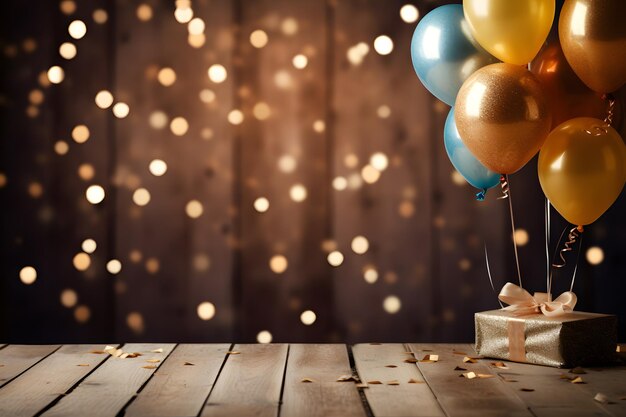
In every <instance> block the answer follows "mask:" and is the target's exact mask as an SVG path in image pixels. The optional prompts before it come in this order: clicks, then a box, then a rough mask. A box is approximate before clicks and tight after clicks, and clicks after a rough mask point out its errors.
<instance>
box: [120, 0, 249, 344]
mask: <svg viewBox="0 0 626 417" xmlns="http://www.w3.org/2000/svg"><path fill="white" fill-rule="evenodd" d="M114 2H115V5H116V10H115V11H116V25H115V27H116V29H115V30H116V39H117V44H116V59H115V62H116V70H115V79H116V86H115V91H114V93H115V97H116V100H121V101H125V102H127V103H128V104H129V105H130V109H131V111H130V115H129V117H127V118H125V119H123V120H116V122H115V129H116V130H115V132H116V137H117V153H116V158H117V159H116V163H117V171H116V182H117V183H118V184H119V185H120V186H119V187H118V188H117V202H116V203H117V204H116V213H117V218H116V233H117V234H116V243H115V247H116V251H117V253H118V254H119V257H120V259H121V261H122V263H123V265H124V267H123V268H122V271H121V272H120V274H118V275H117V276H116V282H117V284H118V288H120V289H121V290H122V291H120V292H119V294H118V298H117V304H116V306H117V308H116V311H117V317H116V326H117V327H116V330H117V336H118V337H120V338H122V339H123V340H130V341H142V340H176V341H179V342H190V341H194V342H198V341H200V342H209V341H213V342H215V341H224V340H230V339H232V329H233V328H235V327H234V326H233V317H234V314H235V312H233V311H232V310H231V308H232V301H231V298H232V296H231V292H232V287H233V286H232V277H233V271H232V268H233V265H235V263H234V262H233V257H232V254H233V240H234V239H233V236H232V233H233V230H234V228H233V221H234V218H233V217H232V215H233V213H234V212H235V211H236V210H237V209H238V208H237V207H233V204H232V199H233V197H232V192H233V184H232V177H231V175H232V169H233V168H232V166H231V164H232V159H233V156H232V154H231V153H232V148H233V131H234V129H233V126H232V125H230V124H229V123H228V121H227V116H228V113H229V112H230V111H231V110H232V109H233V104H232V97H233V94H234V93H233V91H234V88H235V87H234V81H233V80H234V77H233V73H232V71H233V64H232V62H231V59H232V55H233V52H232V37H233V36H234V35H233V34H234V32H233V24H232V16H231V13H232V10H231V9H232V0H221V1H217V2H216V1H193V2H191V3H192V5H193V11H194V17H199V18H201V19H203V21H204V22H205V24H206V27H205V30H204V36H205V38H206V44H205V45H204V47H202V48H193V47H191V46H190V45H189V44H188V42H187V36H188V32H187V29H186V25H181V24H180V23H178V22H177V21H176V20H175V19H174V18H173V17H172V12H173V5H174V3H173V2H171V1H154V2H148V3H149V4H150V6H151V7H152V8H153V14H154V16H153V18H152V19H150V20H148V21H139V20H138V18H137V13H136V6H129V3H128V2H127V1H126V0H114ZM131 62H132V65H129V63H131ZM214 64H219V65H223V66H224V67H225V68H226V69H227V71H228V77H227V78H226V80H225V81H224V82H223V83H219V84H217V83H213V82H211V81H210V80H209V77H208V75H207V70H208V69H209V67H211V66H212V65H214ZM165 67H169V68H171V69H172V70H174V71H175V73H176V81H175V82H174V84H172V85H171V86H169V87H165V86H163V85H161V84H160V83H159V81H158V80H157V77H156V74H157V72H158V70H160V69H162V68H165ZM204 89H209V90H210V91H211V92H212V93H213V94H214V95H215V98H214V100H213V101H212V102H211V103H203V102H202V101H201V100H200V98H199V97H198V95H199V93H200V91H202V90H204ZM157 111H159V112H163V113H164V114H166V115H167V123H166V126H164V127H163V128H155V127H154V125H151V124H150V120H151V119H150V118H151V116H152V115H153V114H154V113H155V112H157ZM176 117H183V118H184V119H185V120H186V121H187V123H188V125H189V128H188V131H187V132H186V133H185V134H184V135H183V136H176V135H174V133H173V132H172V130H171V129H170V127H169V126H170V122H171V121H172V120H173V119H174V118H176ZM207 132H208V133H207ZM154 159H160V160H163V161H164V162H165V163H166V164H167V173H166V174H165V175H163V176H159V177H156V176H154V175H152V174H150V171H149V170H148V167H149V165H150V162H151V161H152V160H154ZM139 187H144V188H145V189H146V190H148V191H149V193H150V196H151V199H150V202H149V203H148V204H147V205H146V206H143V207H140V206H137V205H136V204H135V203H134V202H133V193H134V192H135V190H136V189H137V188H139ZM192 200H197V201H198V202H200V203H201V204H202V206H203V214H202V215H201V216H200V217H198V218H190V217H189V216H188V215H187V214H186V211H185V207H186V205H187V204H188V202H190V201H192ZM163 219H168V220H167V221H163ZM159 236H167V239H162V238H160V237H159ZM172 248H177V249H176V250H172ZM133 255H134V256H133ZM138 255H139V256H138ZM171 277H181V279H171ZM155 299H158V300H159V307H158V308H155V304H154V300H155ZM202 302H211V303H213V305H214V306H215V316H214V317H213V318H212V319H211V320H202V319H200V317H198V314H197V307H198V305H199V304H201V303H202ZM133 313H134V314H133ZM131 314H133V316H134V317H142V319H143V320H141V321H140V322H139V323H140V324H142V325H138V326H133V327H131V326H129V325H128V318H129V317H133V316H130V315H131Z"/></svg>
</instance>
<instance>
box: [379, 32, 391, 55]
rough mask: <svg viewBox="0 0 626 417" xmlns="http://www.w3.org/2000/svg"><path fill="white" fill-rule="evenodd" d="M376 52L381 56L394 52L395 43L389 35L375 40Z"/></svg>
mask: <svg viewBox="0 0 626 417" xmlns="http://www.w3.org/2000/svg"><path fill="white" fill-rule="evenodd" d="M374 50H375V51H376V52H377V53H378V54H379V55H389V54H390V53H391V52H392V51H393V41H392V40H391V38H390V37H389V36H387V35H380V36H378V37H377V38H376V39H374Z"/></svg>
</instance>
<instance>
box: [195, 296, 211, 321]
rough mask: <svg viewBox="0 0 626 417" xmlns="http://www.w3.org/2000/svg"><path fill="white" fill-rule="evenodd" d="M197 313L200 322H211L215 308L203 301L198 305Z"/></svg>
mask: <svg viewBox="0 0 626 417" xmlns="http://www.w3.org/2000/svg"><path fill="white" fill-rule="evenodd" d="M197 313H198V317H200V319H201V320H205V321H206V320H211V319H212V318H213V317H214V316H215V306H214V305H213V303H210V302H208V301H203V302H202V303H200V304H198V307H197Z"/></svg>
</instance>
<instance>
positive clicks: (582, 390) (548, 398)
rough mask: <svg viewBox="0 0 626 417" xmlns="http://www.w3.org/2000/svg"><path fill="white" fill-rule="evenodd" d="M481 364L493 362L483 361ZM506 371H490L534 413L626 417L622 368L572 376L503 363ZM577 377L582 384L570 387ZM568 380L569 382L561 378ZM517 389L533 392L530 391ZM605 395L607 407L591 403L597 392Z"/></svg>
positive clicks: (523, 365) (602, 369)
mask: <svg viewBox="0 0 626 417" xmlns="http://www.w3.org/2000/svg"><path fill="white" fill-rule="evenodd" d="M481 362H493V361H489V360H487V359H485V360H482V361H481ZM506 365H507V367H508V368H509V369H506V370H505V369H497V368H496V369H494V372H495V373H497V374H498V375H499V376H500V377H501V378H502V379H503V380H504V381H507V380H508V381H510V380H514V381H516V382H508V383H507V385H510V386H511V387H513V388H514V389H516V391H517V395H518V396H519V397H520V398H521V399H522V400H523V401H524V402H525V403H526V404H527V405H528V407H529V408H530V409H531V410H532V411H533V413H535V414H542V413H543V414H546V413H549V412H554V413H555V414H557V413H563V415H565V414H566V413H568V412H574V411H577V412H580V413H582V412H586V413H588V415H622V414H626V404H624V401H621V400H619V398H624V397H626V387H625V386H624V371H626V367H623V366H622V367H614V368H591V369H585V374H573V373H571V372H569V371H570V370H569V369H557V368H551V367H547V366H534V365H528V364H522V363H514V362H506ZM575 377H581V378H582V380H583V381H584V382H585V383H584V384H572V383H571V382H570V380H569V379H573V378H575ZM565 378H569V379H565ZM520 388H531V389H534V391H532V392H524V391H520V390H519V389H520ZM599 392H600V393H603V394H605V395H606V396H607V397H608V398H609V400H610V404H600V403H598V402H597V401H594V399H593V398H594V397H595V395H596V394H597V393H599Z"/></svg>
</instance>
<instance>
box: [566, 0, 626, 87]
mask: <svg viewBox="0 0 626 417" xmlns="http://www.w3.org/2000/svg"><path fill="white" fill-rule="evenodd" d="M625 21H626V1H624V0H602V1H597V0H566V1H565V3H564V4H563V9H562V10H561V15H560V17H559V36H560V38H561V46H562V47H563V52H564V53H565V56H566V57H567V61H568V62H569V63H570V65H571V66H572V68H573V69H574V72H576V75H578V77H579V78H580V79H581V80H583V82H584V83H585V84H587V86H589V88H591V89H592V90H594V91H597V92H599V93H610V92H613V91H615V90H617V89H618V88H620V87H621V86H622V85H624V83H626V25H625V24H624V22H625Z"/></svg>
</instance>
